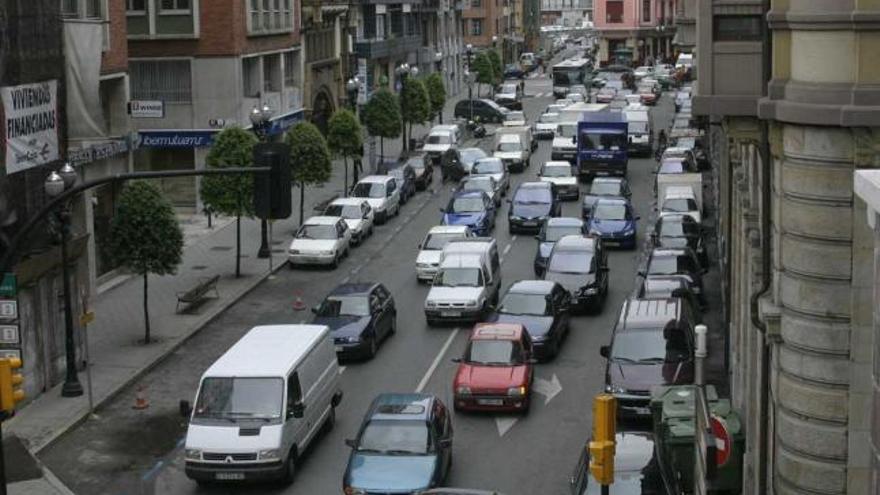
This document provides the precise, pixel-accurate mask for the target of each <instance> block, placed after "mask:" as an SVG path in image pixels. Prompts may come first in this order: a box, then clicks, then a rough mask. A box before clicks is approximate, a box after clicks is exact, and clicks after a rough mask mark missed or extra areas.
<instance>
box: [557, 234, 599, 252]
mask: <svg viewBox="0 0 880 495" xmlns="http://www.w3.org/2000/svg"><path fill="white" fill-rule="evenodd" d="M569 249H571V250H577V251H595V250H596V239H595V238H593V237H584V236H581V235H564V236H562V237H560V238H559V240H558V241H556V244H554V245H553V250H554V251H556V250H559V251H563V250H569Z"/></svg>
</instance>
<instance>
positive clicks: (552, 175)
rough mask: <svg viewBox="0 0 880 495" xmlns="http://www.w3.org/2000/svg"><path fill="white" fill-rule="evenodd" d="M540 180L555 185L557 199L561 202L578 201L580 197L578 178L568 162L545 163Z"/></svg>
mask: <svg viewBox="0 0 880 495" xmlns="http://www.w3.org/2000/svg"><path fill="white" fill-rule="evenodd" d="M538 178H539V179H540V180H541V181H542V182H549V183H551V184H553V185H554V190H555V191H556V197H557V198H559V199H560V200H566V199H572V200H575V201H577V199H578V196H580V189H579V187H578V178H577V177H576V176H575V174H574V173H573V172H572V170H571V163H569V162H568V161H564V160H563V161H549V162H546V163H544V165H542V166H541V170H540V171H539V172H538Z"/></svg>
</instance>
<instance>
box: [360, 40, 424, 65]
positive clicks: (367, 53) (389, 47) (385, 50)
mask: <svg viewBox="0 0 880 495" xmlns="http://www.w3.org/2000/svg"><path fill="white" fill-rule="evenodd" d="M421 43H422V37H421V36H419V35H411V36H389V37H387V38H385V39H366V40H357V41H356V42H355V44H354V51H355V53H356V54H357V56H358V58H366V59H377V58H388V57H395V56H398V55H404V54H406V53H409V52H412V51H415V50H418V49H419V47H420V46H421Z"/></svg>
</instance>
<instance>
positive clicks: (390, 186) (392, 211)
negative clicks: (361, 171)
mask: <svg viewBox="0 0 880 495" xmlns="http://www.w3.org/2000/svg"><path fill="white" fill-rule="evenodd" d="M351 197H352V198H360V199H365V200H366V201H367V203H369V204H370V208H372V209H373V214H374V215H375V222H376V223H377V224H380V225H381V224H383V223H385V222H387V221H388V218H389V217H392V216H397V215H398V214H399V213H400V187H398V185H397V180H396V179H395V178H394V177H391V176H390V175H368V176H366V177H364V178H363V179H361V180H360V181H358V183H357V184H355V186H354V188H353V189H352V190H351Z"/></svg>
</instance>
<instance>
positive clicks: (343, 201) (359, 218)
mask: <svg viewBox="0 0 880 495" xmlns="http://www.w3.org/2000/svg"><path fill="white" fill-rule="evenodd" d="M324 216H327V217H342V218H343V219H344V220H345V223H347V224H348V228H349V229H351V242H352V244H355V245H357V244H360V243H362V242H363V241H364V239H366V238H367V237H369V236H371V235H373V209H372V208H370V203H367V200H365V199H361V198H336V199H334V200H333V201H331V202H330V204H329V205H327V208H325V209H324Z"/></svg>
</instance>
